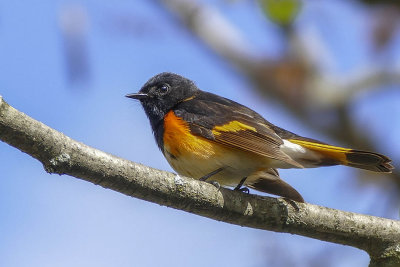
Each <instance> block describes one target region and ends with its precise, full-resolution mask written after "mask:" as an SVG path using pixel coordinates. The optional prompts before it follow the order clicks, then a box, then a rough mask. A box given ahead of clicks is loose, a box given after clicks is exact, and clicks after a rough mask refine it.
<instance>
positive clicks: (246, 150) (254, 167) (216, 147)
mask: <svg viewBox="0 0 400 267" xmlns="http://www.w3.org/2000/svg"><path fill="white" fill-rule="evenodd" d="M126 97H129V98H133V99H138V100H140V102H141V104H142V106H143V108H144V111H145V112H146V115H147V117H148V118H149V120H150V124H151V127H152V130H153V133H154V136H155V139H156V141H157V144H158V147H159V148H160V150H161V151H162V152H163V154H164V156H165V158H166V159H167V161H168V162H169V164H170V165H171V166H172V168H173V169H174V170H175V171H176V172H178V173H179V174H181V175H184V176H189V177H193V178H195V179H200V180H203V181H205V180H207V179H210V180H212V181H214V182H217V183H219V184H221V185H224V186H234V187H235V189H236V190H243V189H247V188H242V186H243V185H244V186H246V187H249V188H253V189H255V190H258V191H262V192H266V193H270V194H274V195H278V196H282V197H286V198H289V199H292V200H295V201H299V202H304V199H303V197H302V196H301V195H300V194H299V192H297V191H296V189H294V188H293V187H291V186H290V185H289V184H287V183H286V182H284V181H283V180H282V179H281V178H280V177H279V173H278V171H277V170H276V169H277V168H313V167H321V166H331V165H338V164H341V165H347V166H351V167H356V168H360V169H366V170H370V171H375V172H385V173H390V172H391V170H392V169H393V166H392V165H391V164H390V162H391V160H390V159H389V158H388V157H386V156H384V155H381V154H378V153H373V152H367V151H361V150H354V149H349V148H342V147H336V146H331V145H328V144H325V143H322V142H320V141H317V140H314V139H310V138H305V137H302V136H299V135H297V134H294V133H292V132H289V131H286V130H284V129H282V128H280V127H278V126H275V125H273V124H272V123H270V122H268V121H267V120H265V119H264V118H263V117H261V115H259V114H258V113H256V112H255V111H253V110H251V109H249V108H247V107H245V106H243V105H241V104H239V103H237V102H235V101H232V100H229V99H227V98H224V97H221V96H218V95H215V94H212V93H209V92H205V91H202V90H200V89H199V88H197V86H196V85H195V84H194V83H193V82H192V81H191V80H189V79H186V78H185V77H182V76H180V75H177V74H173V73H168V72H164V73H160V74H158V75H156V76H154V77H152V78H151V79H150V80H148V81H147V82H146V83H145V84H144V85H143V87H142V88H141V89H140V91H139V92H138V93H135V94H128V95H126Z"/></svg>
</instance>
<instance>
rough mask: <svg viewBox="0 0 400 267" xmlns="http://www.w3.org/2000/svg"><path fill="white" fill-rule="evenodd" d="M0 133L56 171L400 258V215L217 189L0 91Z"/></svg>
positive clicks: (381, 257) (382, 260) (220, 216)
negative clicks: (42, 117)
mask: <svg viewBox="0 0 400 267" xmlns="http://www.w3.org/2000/svg"><path fill="white" fill-rule="evenodd" d="M0 140H2V141H4V142H6V143H8V144H9V145H11V146H14V147H16V148H18V149H19V150H21V151H23V152H25V153H27V154H29V155H30V156H32V157H34V158H36V159H37V160H39V161H40V162H41V163H42V164H43V166H44V168H45V170H46V171H47V172H49V173H56V174H60V175H62V174H67V175H71V176H74V177H76V178H79V179H82V180H86V181H88V182H91V183H94V184H96V185H101V186H102V187H105V188H109V189H112V190H114V191H117V192H120V193H123V194H125V195H128V196H132V197H135V198H140V199H143V200H147V201H150V202H154V203H157V204H160V205H165V206H168V207H172V208H175V209H180V210H183V211H187V212H190V213H194V214H197V215H200V216H204V217H208V218H211V219H214V220H219V221H224V222H227V223H232V224H236V225H241V226H246V227H251V228H257V229H263V230H269V231H275V232H282V233H291V234H297V235H302V236H307V237H311V238H315V239H319V240H324V241H328V242H334V243H338V244H343V245H349V246H353V247H356V248H359V249H362V250H365V251H366V252H368V253H369V255H370V256H371V266H375V265H374V264H376V266H378V265H377V264H388V265H390V264H392V265H393V266H395V265H396V264H400V222H399V221H394V220H389V219H385V218H379V217H373V216H367V215H361V214H356V213H350V212H344V211H340V210H334V209H329V208H325V207H320V206H316V205H312V204H308V203H294V202H288V201H286V200H284V199H277V198H271V197H262V196H257V195H251V194H244V193H241V192H236V191H232V190H229V189H225V188H220V189H217V188H215V187H214V186H213V185H210V184H208V183H205V182H200V181H197V180H194V179H191V178H187V177H181V176H178V175H175V174H172V173H169V172H165V171H160V170H156V169H153V168H150V167H147V166H144V165H141V164H138V163H134V162H131V161H128V160H125V159H121V158H118V157H116V156H113V155H110V154H107V153H105V152H102V151H99V150H97V149H94V148H92V147H89V146H87V145H85V144H83V143H80V142H77V141H75V140H73V139H71V138H69V137H68V136H65V135H64V134H62V133H60V132H58V131H56V130H54V129H52V128H50V127H48V126H46V125H44V124H43V123H41V122H39V121H36V120H34V119H32V118H30V117H29V116H27V115H25V114H24V113H22V112H20V111H18V110H16V109H14V108H13V107H11V106H10V105H8V104H7V103H6V102H5V101H4V100H3V98H2V97H1V96H0ZM379 266H382V265H379Z"/></svg>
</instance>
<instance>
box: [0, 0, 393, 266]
mask: <svg viewBox="0 0 400 267" xmlns="http://www.w3.org/2000/svg"><path fill="white" fill-rule="evenodd" d="M377 2H379V4H377ZM398 3H399V2H398V1H372V0H370V1H356V0H353V1H340V0H334V1H312V0H304V1H300V0H259V1H255V0H235V1H234V0H230V1H228V0H214V1H211V0H210V1H200V0H196V1H195V0H193V1H189V0H163V1H157V0H152V1H147V0H136V1H124V0H121V1H103V0H87V1H57V0H56V1H54V0H52V1H49V0H32V1H2V2H0V95H2V96H3V97H4V99H5V100H6V101H7V102H8V103H9V104H10V105H12V106H14V107H15V108H17V109H19V110H20V111H23V112H24V113H26V114H28V115H29V116H31V117H33V118H35V119H37V120H39V121H42V122H43V123H45V124H47V125H49V126H50V127H52V128H55V129H56V130H59V131H61V132H63V133H65V134H66V135H68V136H70V137H72V138H74V139H76V140H78V141H81V142H83V143H85V144H88V145H90V146H93V147H95V148H98V149H101V150H104V151H106V152H109V153H112V154H114V155H117V156H120V157H123V158H126V159H129V160H132V161H135V162H139V163H142V164H145V165H149V166H152V167H155V168H158V169H162V170H168V171H172V169H171V168H170V167H169V165H168V163H167V162H166V160H165V159H164V158H163V156H162V154H161V153H160V152H159V150H158V148H157V146H156V144H155V142H154V140H153V136H152V134H151V130H150V126H149V123H148V121H147V118H146V117H145V114H144V112H143V110H142V108H141V106H140V104H139V103H136V102H133V101H131V100H129V99H126V98H125V97H124V95H125V94H127V93H133V92H137V91H138V90H139V89H140V87H141V86H142V85H143V84H144V83H145V82H146V81H147V80H148V79H149V78H150V77H151V76H153V75H155V74H157V73H159V72H163V71H171V72H176V73H178V74H181V75H184V76H186V77H188V78H190V79H192V80H194V81H196V83H197V85H198V86H199V87H200V88H201V89H203V90H206V91H210V92H213V93H216V94H219V95H222V96H225V97H228V98H230V99H233V100H236V101H238V102H240V103H242V104H244V105H247V106H249V107H251V108H253V109H254V110H256V111H257V112H259V113H260V114H261V115H263V116H264V117H265V118H266V119H267V120H269V121H270V122H272V123H274V124H277V125H279V126H281V127H283V128H286V129H288V130H290V131H293V132H296V133H298V134H301V135H304V136H308V137H312V138H316V139H319V140H321V141H325V142H329V143H332V144H336V145H341V146H347V147H352V148H358V149H366V150H373V151H376V152H380V153H383V154H385V155H387V156H389V157H390V158H392V160H393V161H394V166H395V167H396V168H397V170H395V172H394V174H392V175H383V174H375V173H371V172H367V171H359V170H355V169H351V168H347V167H341V166H338V167H329V168H319V169H307V170H282V171H281V177H282V178H284V179H285V180H286V181H287V182H289V184H291V185H292V186H294V187H295V188H296V189H297V190H298V191H299V192H300V193H301V194H302V195H303V197H304V198H305V200H306V201H307V202H310V203H313V204H318V205H323V206H327V207H331V208H336V209H341V210H346V211H352V212H358V213H363V214H371V215H374V216H382V217H386V218H391V219H399V204H400V202H399V196H400V195H399V191H400V172H399V170H400V164H399V162H400V141H399V135H400V90H399V84H400V49H399V47H400V30H399V29H400V5H399V4H398ZM0 162H1V163H0V178H1V186H0V266H7V267H8V266H12V267H14V266H231V267H233V266H328V267H329V266H367V264H368V262H369V258H368V255H367V254H366V253H364V252H363V251H360V250H357V249H355V248H351V247H345V246H341V245H336V244H330V243H326V242H321V241H318V240H313V239H309V238H303V237H299V236H293V235H290V234H279V233H273V232H266V231H261V230H255V229H248V228H244V227H239V226H235V225H230V224H227V223H222V222H217V221H213V220H210V219H206V218H202V217H199V216H196V215H192V214H188V213H185V212H182V211H177V210H174V209H171V208H166V207H162V206H159V205H156V204H152V203H148V202H145V201H141V200H138V199H134V198H130V197H127V196H124V195H121V194H119V193H116V192H113V191H111V190H107V189H104V188H101V187H99V186H96V185H93V184H90V183H87V182H84V181H81V180H78V179H75V178H71V177H69V176H58V175H49V174H47V173H46V172H45V171H44V169H43V167H42V166H41V164H40V163H39V162H37V161H36V160H34V159H32V158H31V157H29V156H28V155H26V154H23V153H21V152H20V151H18V150H17V149H15V148H13V147H10V146H8V145H7V144H5V143H0Z"/></svg>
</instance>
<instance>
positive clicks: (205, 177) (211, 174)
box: [199, 167, 224, 181]
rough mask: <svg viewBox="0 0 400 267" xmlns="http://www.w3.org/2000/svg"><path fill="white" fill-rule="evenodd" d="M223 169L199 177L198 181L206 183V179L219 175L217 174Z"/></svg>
mask: <svg viewBox="0 0 400 267" xmlns="http://www.w3.org/2000/svg"><path fill="white" fill-rule="evenodd" d="M223 169H224V168H222V167H221V168H219V169H216V170H215V171H212V172H210V173H208V174H206V175H204V176H203V177H201V178H200V179H199V180H200V181H206V180H207V179H208V178H210V177H211V176H213V175H215V174H217V173H219V172H220V171H222V170H223Z"/></svg>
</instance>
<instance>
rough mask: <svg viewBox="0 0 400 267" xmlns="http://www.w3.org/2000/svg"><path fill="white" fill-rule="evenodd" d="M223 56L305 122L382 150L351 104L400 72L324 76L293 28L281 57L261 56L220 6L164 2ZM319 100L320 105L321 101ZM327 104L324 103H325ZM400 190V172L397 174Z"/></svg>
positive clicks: (353, 142) (350, 141)
mask: <svg viewBox="0 0 400 267" xmlns="http://www.w3.org/2000/svg"><path fill="white" fill-rule="evenodd" d="M157 2H160V3H162V6H164V7H165V8H166V9H167V10H169V11H172V12H173V13H174V14H175V15H176V17H178V18H179V20H180V21H181V22H182V23H183V25H185V26H186V27H187V28H188V29H189V30H190V31H191V32H193V33H194V34H195V36H196V37H197V38H198V39H199V40H200V41H201V42H202V43H204V44H205V45H206V46H207V47H208V48H209V49H210V50H212V51H213V52H214V53H215V54H216V55H217V56H220V57H222V58H223V59H225V60H226V61H227V62H229V63H231V64H232V65H233V66H235V67H236V68H237V69H238V70H239V71H240V72H241V73H242V74H243V75H244V76H246V77H247V78H248V79H249V80H250V82H252V83H253V84H254V86H255V88H256V89H257V90H258V91H259V92H260V93H262V94H263V95H268V97H273V98H276V99H278V101H279V102H280V103H282V104H284V105H285V106H286V107H287V109H288V110H289V111H290V112H291V113H292V114H293V115H294V116H295V117H297V118H299V119H301V120H302V123H303V124H304V125H306V126H308V127H310V128H311V129H314V130H316V131H318V132H321V133H323V134H325V135H327V136H329V137H331V138H333V139H336V140H337V141H338V142H341V143H343V144H345V145H347V146H353V147H355V148H359V149H365V150H371V151H379V149H377V147H375V144H374V142H373V140H372V138H371V136H369V135H368V133H367V132H365V131H364V130H362V129H358V128H357V126H356V125H354V124H353V123H350V122H351V119H350V113H349V112H347V111H348V110H349V109H348V106H347V105H348V103H349V102H350V100H351V97H353V96H354V95H355V94H356V93H358V92H360V91H361V90H365V89H366V88H367V89H369V88H373V87H375V86H378V85H380V86H381V85H382V84H385V83H397V84H399V83H400V72H393V73H392V72H388V71H386V70H379V71H376V70H375V71H376V72H374V73H371V72H370V71H369V70H367V71H366V72H363V73H357V75H355V76H349V78H348V79H346V80H344V81H337V80H333V79H328V78H326V77H324V76H323V75H322V74H321V73H320V72H318V70H316V69H315V67H314V64H313V63H314V62H311V60H310V59H309V58H308V57H307V55H308V54H309V53H310V52H312V51H307V48H306V47H304V44H302V43H300V42H299V38H296V32H295V31H294V30H292V31H288V32H287V33H288V34H290V36H288V42H290V45H289V47H290V50H289V51H288V52H287V55H286V56H285V57H283V58H281V59H279V60H273V59H270V58H267V57H265V56H264V57H262V56H260V55H258V54H256V55H255V52H254V51H256V49H253V48H252V46H251V45H250V44H249V42H247V41H246V39H245V38H244V37H243V36H242V35H241V33H240V32H239V30H237V29H236V27H235V26H233V25H232V24H231V23H229V21H227V20H226V19H225V18H224V17H223V15H222V14H220V13H219V12H218V11H217V10H216V9H213V8H212V7H210V6H208V5H207V4H205V3H204V2H200V1H195V0H190V1H188V0H158V1H157ZM317 103H318V104H317ZM321 104H322V105H324V106H323V107H321ZM327 111H329V112H330V113H331V114H332V115H333V116H334V117H335V118H336V119H337V120H336V121H335V123H330V124H328V125H327V124H326V119H322V120H320V123H318V121H317V120H315V116H319V115H318V114H326V112H327ZM391 178H393V179H392V181H394V182H395V183H396V184H397V186H398V187H399V188H400V179H399V178H400V173H399V171H398V170H396V171H395V173H394V175H392V176H391Z"/></svg>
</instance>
